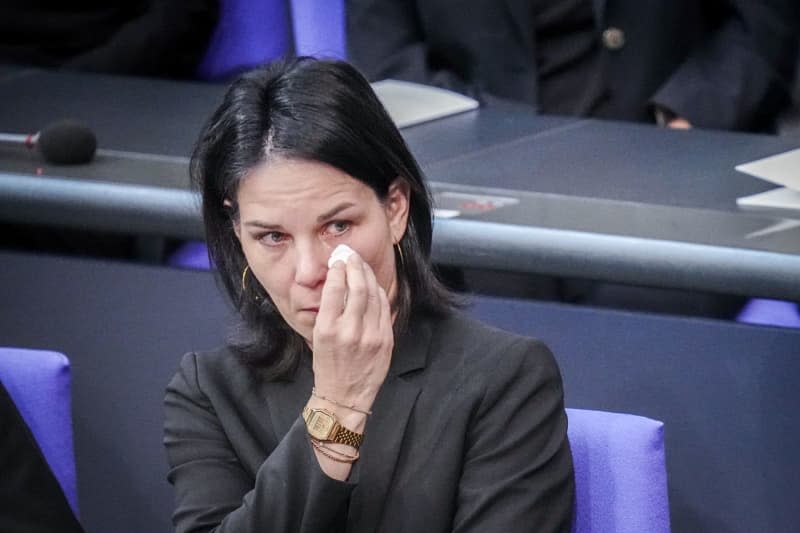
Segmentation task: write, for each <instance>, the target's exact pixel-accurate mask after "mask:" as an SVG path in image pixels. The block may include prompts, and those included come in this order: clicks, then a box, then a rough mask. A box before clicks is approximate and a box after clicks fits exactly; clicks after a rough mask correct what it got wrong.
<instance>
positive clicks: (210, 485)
mask: <svg viewBox="0 0 800 533" xmlns="http://www.w3.org/2000/svg"><path fill="white" fill-rule="evenodd" d="M164 430H165V434H164V444H165V446H166V450H167V458H168V461H169V465H170V471H169V475H168V479H169V481H170V483H172V484H173V485H174V487H175V497H176V508H175V512H174V514H173V522H174V524H175V529H176V531H177V532H178V533H183V532H190V531H191V532H193V533H199V532H206V531H214V532H217V533H232V532H236V533H249V532H253V533H255V532H259V533H272V532H275V533H277V532H280V533H299V532H304V533H316V532H319V533H323V532H326V533H327V532H328V531H331V530H332V529H333V528H332V527H331V526H332V524H333V523H334V522H335V521H336V520H337V519H339V518H340V517H341V516H342V513H343V511H346V506H347V501H348V498H349V495H350V493H351V491H352V489H353V487H354V484H352V483H344V482H340V481H337V480H334V479H332V478H330V477H328V476H327V475H326V474H325V473H324V472H322V470H321V468H320V466H319V462H318V461H317V459H316V456H315V455H314V451H313V448H312V446H311V444H310V441H309V439H308V432H307V431H306V428H305V424H304V423H303V421H302V419H301V418H300V417H298V419H297V421H296V423H295V424H294V425H293V426H292V427H291V429H290V430H289V432H288V433H287V434H286V436H285V437H284V438H283V439H282V440H281V441H280V442H279V443H278V445H277V447H276V448H275V449H274V450H271V451H267V452H268V453H269V455H268V456H267V459H266V460H265V461H264V463H263V464H262V465H261V467H260V468H259V470H258V472H257V475H256V477H255V479H253V478H252V476H251V475H250V474H248V473H247V472H246V471H245V469H244V468H242V465H241V463H240V461H239V459H238V457H237V455H236V452H235V450H234V448H233V446H232V445H231V442H230V440H229V438H228V436H227V435H226V434H225V432H224V431H223V428H222V425H221V424H220V421H219V419H218V418H217V414H216V413H215V411H214V408H213V407H212V405H211V403H210V402H209V401H208V398H207V397H206V395H205V394H204V393H203V391H202V390H201V385H200V381H199V380H198V377H197V361H196V355H195V354H188V355H186V356H185V357H184V358H183V361H182V363H181V367H180V370H179V371H178V373H177V374H176V375H175V377H174V378H173V379H172V381H171V382H170V384H169V385H168V387H167V393H166V398H165V426H164Z"/></svg>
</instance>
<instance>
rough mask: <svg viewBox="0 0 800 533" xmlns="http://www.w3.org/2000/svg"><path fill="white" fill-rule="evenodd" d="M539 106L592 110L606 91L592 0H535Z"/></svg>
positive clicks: (574, 112)
mask: <svg viewBox="0 0 800 533" xmlns="http://www.w3.org/2000/svg"><path fill="white" fill-rule="evenodd" d="M533 14H534V23H533V31H534V38H535V40H536V68H537V71H538V74H539V109H541V110H542V111H543V112H545V113H552V114H558V115H591V114H593V113H594V112H595V111H596V110H597V108H598V106H599V105H600V104H601V102H602V100H603V95H604V87H603V81H602V65H601V58H602V56H601V54H600V49H599V39H598V37H597V31H596V27H597V22H596V19H595V13H594V6H593V4H592V2H591V0H534V1H533Z"/></svg>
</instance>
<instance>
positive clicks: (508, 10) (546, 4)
mask: <svg viewBox="0 0 800 533" xmlns="http://www.w3.org/2000/svg"><path fill="white" fill-rule="evenodd" d="M798 5H799V4H798V3H797V2H796V1H795V0H766V1H759V2H753V1H751V0H704V1H699V2H698V1H694V0H680V1H678V0H656V1H651V2H636V1H622V0H502V1H497V0H469V1H467V2H462V1H455V0H419V1H408V2H396V1H394V0H348V2H347V36H348V55H349V58H350V59H351V60H352V61H353V63H354V64H355V65H356V66H357V67H359V68H360V69H361V70H362V71H363V72H364V73H365V74H366V75H367V77H368V78H369V79H370V80H378V79H384V78H395V79H401V80H408V81H414V82H419V83H425V84H430V85H436V86H441V87H445V88H449V89H452V90H455V91H458V92H462V93H465V94H468V95H471V96H475V97H477V98H478V99H487V98H488V99H489V100H490V99H491V97H501V98H505V99H512V100H518V101H522V102H527V103H530V104H532V105H534V106H536V107H537V108H538V109H539V110H540V111H542V112H544V113H553V114H567V115H580V116H591V117H598V118H609V119H620V120H633V121H643V122H654V121H659V122H660V123H662V124H663V125H669V126H672V127H683V128H685V127H690V126H692V125H695V126H699V127H705V128H718V129H731V130H753V131H757V130H772V129H773V128H774V123H775V119H776V116H777V114H778V112H779V111H780V110H781V109H782V108H783V107H785V106H786V105H788V103H789V101H790V98H789V94H790V87H791V80H792V77H793V71H794V68H795V58H796V57H797V46H796V38H797V37H796V36H797V33H798V19H800V14H799V13H798V10H799V9H800V8H798Z"/></svg>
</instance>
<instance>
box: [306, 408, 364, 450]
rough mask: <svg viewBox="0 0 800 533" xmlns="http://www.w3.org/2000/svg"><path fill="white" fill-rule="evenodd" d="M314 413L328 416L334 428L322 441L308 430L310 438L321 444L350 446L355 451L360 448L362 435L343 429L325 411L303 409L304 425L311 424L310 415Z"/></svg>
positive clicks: (331, 414) (334, 418)
mask: <svg viewBox="0 0 800 533" xmlns="http://www.w3.org/2000/svg"><path fill="white" fill-rule="evenodd" d="M315 411H318V412H321V413H324V414H325V415H327V416H329V417H330V418H331V419H333V421H334V426H333V430H332V433H331V434H330V435H329V436H328V437H327V438H324V439H321V438H320V436H318V435H315V432H314V431H312V430H311V429H309V433H310V434H311V436H312V437H314V438H316V439H319V440H321V441H322V442H334V443H337V444H346V445H348V446H352V447H353V448H355V449H356V450H358V448H359V447H360V446H361V443H362V442H363V441H364V435H363V434H361V433H356V432H355V431H352V430H349V429H347V428H346V427H344V426H343V425H342V424H341V423H339V419H338V418H337V417H336V415H335V414H334V413H332V412H330V411H328V410H327V409H318V408H313V409H312V408H311V407H308V406H305V407H303V420H305V421H306V425H308V424H309V423H310V422H311V418H312V415H313V414H314V412H315Z"/></svg>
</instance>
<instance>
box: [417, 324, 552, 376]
mask: <svg viewBox="0 0 800 533" xmlns="http://www.w3.org/2000/svg"><path fill="white" fill-rule="evenodd" d="M434 320H435V321H434V323H433V324H432V331H433V334H432V340H431V344H432V348H434V350H433V351H434V352H436V353H438V354H444V355H446V356H448V357H449V358H458V359H462V360H463V363H464V364H481V365H493V364H496V363H497V362H498V360H502V361H503V364H508V363H509V362H512V361H510V360H514V361H516V362H517V363H519V364H523V365H524V364H529V363H538V364H542V363H551V362H553V361H552V360H553V355H552V353H551V351H550V349H549V348H548V347H547V345H546V344H545V343H544V342H543V341H542V340H541V339H538V338H535V337H530V336H525V335H520V334H518V333H513V332H510V331H506V330H503V329H500V328H497V327H495V326H492V325H489V324H486V323H485V322H481V321H480V320H477V319H476V318H473V317H471V316H469V315H468V314H466V313H464V312H463V311H453V312H451V313H449V314H447V315H446V316H444V317H440V318H439V319H434Z"/></svg>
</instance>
